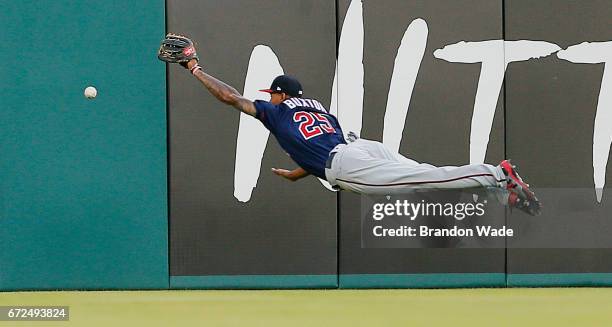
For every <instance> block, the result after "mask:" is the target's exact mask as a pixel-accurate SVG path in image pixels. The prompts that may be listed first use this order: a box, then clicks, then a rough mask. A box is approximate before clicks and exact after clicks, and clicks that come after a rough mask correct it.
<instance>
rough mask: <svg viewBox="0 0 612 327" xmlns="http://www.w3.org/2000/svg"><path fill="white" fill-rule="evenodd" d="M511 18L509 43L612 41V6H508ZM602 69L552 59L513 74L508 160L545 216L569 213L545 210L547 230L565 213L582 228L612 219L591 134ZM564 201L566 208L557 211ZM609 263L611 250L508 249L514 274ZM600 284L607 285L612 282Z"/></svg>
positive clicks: (513, 281)
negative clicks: (532, 189)
mask: <svg viewBox="0 0 612 327" xmlns="http://www.w3.org/2000/svg"><path fill="white" fill-rule="evenodd" d="M505 12H506V20H505V24H506V39H508V40H545V41H548V42H552V43H556V44H558V45H559V46H560V47H561V48H562V49H567V47H568V46H571V45H576V44H580V43H582V42H585V41H586V42H593V41H610V40H612V29H610V17H612V6H611V5H610V1H608V0H585V1H570V0H563V1H560V0H540V1H528V0H507V1H506V7H505ZM603 69H604V65H603V64H575V63H571V62H569V61H566V60H562V59H559V58H558V57H557V56H556V55H554V54H553V55H551V56H549V57H546V58H542V59H539V60H538V61H530V62H527V63H521V64H517V65H510V66H509V67H508V71H507V75H506V77H507V108H508V110H507V134H506V137H507V146H508V148H507V151H508V156H509V157H512V158H516V159H520V163H521V173H522V174H523V175H524V176H526V177H528V178H529V181H530V183H531V184H532V185H536V186H537V187H538V188H541V191H540V195H541V197H542V200H543V201H544V205H545V209H546V208H550V209H553V207H554V206H555V203H557V204H559V205H562V206H563V208H561V209H560V210H548V211H546V210H545V211H544V216H543V217H542V223H545V224H555V220H559V219H560V218H562V217H560V216H556V217H555V216H550V215H551V214H556V215H564V213H563V211H562V210H565V209H570V210H572V209H573V210H574V211H576V210H581V211H582V214H581V215H578V216H577V217H576V219H580V220H582V221H583V222H584V223H589V221H591V220H592V218H593V217H596V216H599V217H604V218H605V217H607V218H608V219H609V218H610V216H612V208H611V206H612V192H611V191H610V189H609V188H608V187H609V186H610V185H612V173H611V171H610V169H609V168H608V169H607V172H608V174H607V177H606V189H605V190H604V193H603V199H602V203H601V204H597V202H596V198H595V192H594V190H593V188H594V185H593V162H592V153H593V150H592V148H593V126H594V119H595V113H596V109H597V99H598V95H599V89H600V85H601V79H602V74H603ZM607 92H609V91H607ZM608 167H609V165H608ZM561 189H565V190H561ZM570 192H574V194H577V195H578V196H572V194H571V193H570ZM560 197H561V198H565V199H566V200H565V201H561V203H558V202H559V201H558V198H560ZM546 200H547V201H548V205H547V203H546ZM551 203H552V204H551ZM551 206H552V207H551ZM549 226H550V225H549ZM533 227H534V228H538V226H533ZM577 232H579V231H577ZM611 258H612V251H611V250H609V249H510V250H508V273H510V274H526V273H530V274H548V273H602V272H608V273H609V272H612V260H610V259H611ZM553 278H554V277H553ZM538 281H539V282H545V280H543V279H538ZM508 282H509V284H510V285H530V284H532V283H533V280H531V279H529V278H527V276H519V275H510V276H509V278H508ZM593 282H595V281H594V280H593V279H591V281H589V280H582V281H578V282H575V281H574V282H572V280H571V279H570V280H568V279H565V280H563V279H558V278H557V279H556V281H552V283H553V284H555V283H556V284H568V283H569V284H576V283H578V284H583V283H585V284H590V283H593ZM600 282H604V283H607V284H609V283H611V282H612V279H611V278H610V277H608V279H607V281H600Z"/></svg>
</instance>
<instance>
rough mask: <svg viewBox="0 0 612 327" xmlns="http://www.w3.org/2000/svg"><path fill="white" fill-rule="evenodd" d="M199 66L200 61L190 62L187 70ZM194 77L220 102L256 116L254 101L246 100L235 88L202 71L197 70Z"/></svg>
mask: <svg viewBox="0 0 612 327" xmlns="http://www.w3.org/2000/svg"><path fill="white" fill-rule="evenodd" d="M197 64H198V61H197V60H195V59H192V60H190V61H189V62H188V63H187V68H188V69H190V70H191V69H192V68H193V67H194V66H196V65H197ZM193 75H194V76H195V77H196V78H197V79H198V80H199V81H200V82H201V83H202V84H204V86H205V87H206V89H208V91H209V92H210V94H212V95H213V96H215V98H217V99H218V100H219V101H221V102H223V103H225V104H229V105H230V106H233V107H234V108H236V109H238V110H240V111H242V112H244V113H246V114H249V115H251V116H255V114H256V110H255V105H254V104H253V101H251V100H249V99H247V98H244V97H243V96H242V95H241V94H240V93H238V91H236V89H235V88H233V87H231V86H229V85H227V84H225V83H223V82H222V81H220V80H218V79H216V78H214V77H212V76H210V75H208V74H206V73H205V72H204V71H202V69H196V71H195V72H194V73H193Z"/></svg>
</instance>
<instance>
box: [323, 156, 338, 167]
mask: <svg viewBox="0 0 612 327" xmlns="http://www.w3.org/2000/svg"><path fill="white" fill-rule="evenodd" d="M336 153H338V152H332V153H330V154H329V157H327V161H325V168H327V169H331V165H332V161H334V157H335V156H336Z"/></svg>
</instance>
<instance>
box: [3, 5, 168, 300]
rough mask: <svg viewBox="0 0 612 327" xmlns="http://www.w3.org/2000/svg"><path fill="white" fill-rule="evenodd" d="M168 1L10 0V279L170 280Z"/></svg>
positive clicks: (133, 283) (59, 284)
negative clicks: (161, 55)
mask: <svg viewBox="0 0 612 327" xmlns="http://www.w3.org/2000/svg"><path fill="white" fill-rule="evenodd" d="M164 8H165V3H164V1H163V0H155V1H120V0H107V1H69V0H56V1H4V2H3V5H2V8H1V9H2V10H0V28H1V30H2V33H1V36H0V41H1V43H2V45H3V46H2V49H3V51H2V52H1V53H0V61H1V62H2V65H1V67H0V84H1V85H0V99H1V100H0V109H1V110H0V153H1V155H0V192H1V193H0V289H3V290H18V289H116V288H132V289H134V288H139V289H140V288H142V289H144V288H167V287H168V253H167V247H168V244H167V243H168V241H167V239H168V236H167V232H168V231H167V183H166V85H165V83H166V81H165V65H164V64H162V63H161V62H159V61H158V60H157V58H156V51H157V48H158V46H159V41H160V40H161V39H162V38H163V35H164V31H165V22H164V20H165V17H164V14H165V13H164ZM88 85H94V86H95V87H96V88H97V89H98V96H97V98H96V99H93V100H87V99H86V98H85V97H84V96H83V90H84V88H85V87H86V86H88Z"/></svg>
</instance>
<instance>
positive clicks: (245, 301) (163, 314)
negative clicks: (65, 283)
mask: <svg viewBox="0 0 612 327" xmlns="http://www.w3.org/2000/svg"><path fill="white" fill-rule="evenodd" d="M0 305H69V306H70V316H71V318H70V321H69V322H20V323H16V322H0V326H111V327H118V326H266V327H271V326H286V327H289V326H315V327H323V326H368V327H371V326H428V327H433V326H449V327H450V326H452V327H455V326H470V327H475V326H487V327H489V326H513V327H514V326H555V327H560V326H572V327H574V326H581V327H583V326H609V325H611V324H612V313H611V312H612V289H607V288H546V289H516V288H515V289H453V290H327V291H326V290H312V291H308V290H292V291H123V292H13V293H0Z"/></svg>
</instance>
